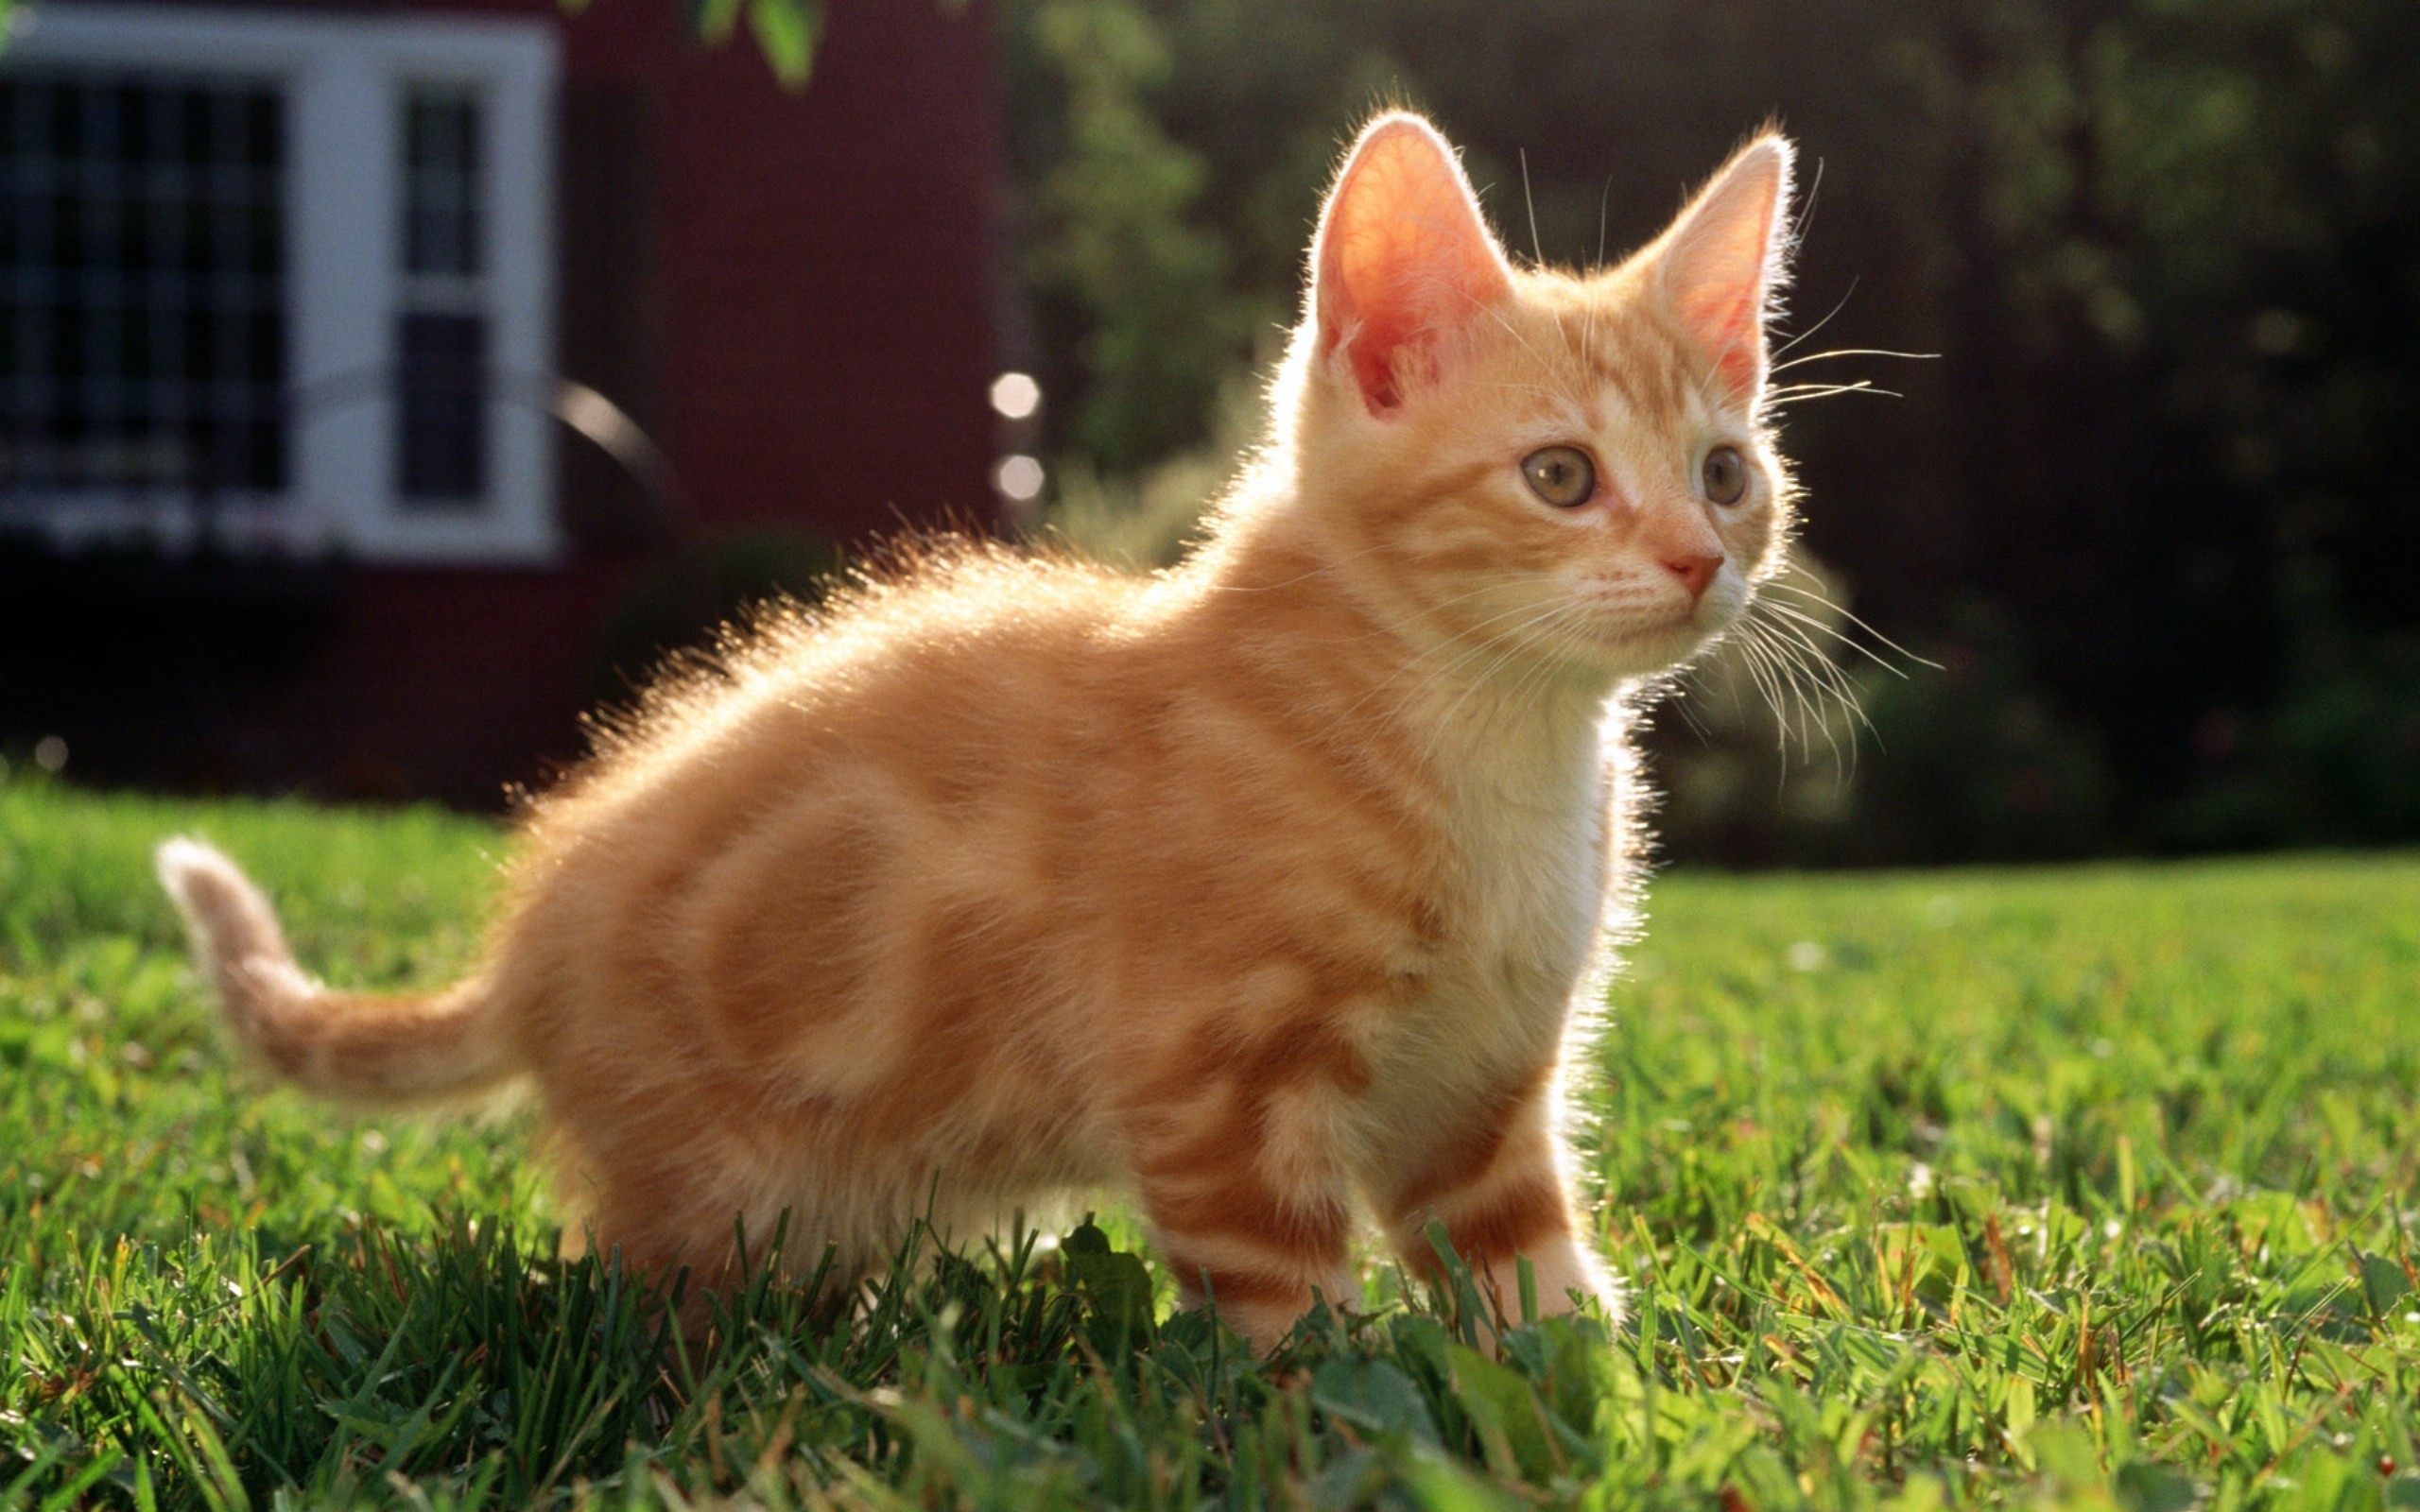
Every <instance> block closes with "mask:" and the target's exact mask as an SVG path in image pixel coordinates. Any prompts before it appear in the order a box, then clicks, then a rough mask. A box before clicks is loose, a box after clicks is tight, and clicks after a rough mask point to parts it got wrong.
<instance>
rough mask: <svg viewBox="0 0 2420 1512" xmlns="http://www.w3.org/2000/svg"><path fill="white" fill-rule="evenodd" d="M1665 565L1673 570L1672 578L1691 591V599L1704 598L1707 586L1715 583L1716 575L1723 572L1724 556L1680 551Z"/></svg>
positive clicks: (1665, 561)
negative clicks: (1678, 580)
mask: <svg viewBox="0 0 2420 1512" xmlns="http://www.w3.org/2000/svg"><path fill="white" fill-rule="evenodd" d="M1664 565H1665V566H1667V567H1669V568H1671V569H1672V576H1675V577H1678V578H1679V579H1680V580H1681V586H1682V587H1684V588H1686V589H1687V590H1688V591H1689V596H1690V597H1691V598H1703V597H1704V596H1705V590H1706V585H1707V584H1709V583H1711V582H1713V581H1714V575H1715V574H1716V573H1719V572H1720V571H1721V570H1722V554H1721V553H1720V552H1715V553H1713V554H1711V555H1708V554H1707V553H1705V552H1702V551H1680V552H1675V553H1673V554H1672V555H1671V556H1669V557H1667V558H1664Z"/></svg>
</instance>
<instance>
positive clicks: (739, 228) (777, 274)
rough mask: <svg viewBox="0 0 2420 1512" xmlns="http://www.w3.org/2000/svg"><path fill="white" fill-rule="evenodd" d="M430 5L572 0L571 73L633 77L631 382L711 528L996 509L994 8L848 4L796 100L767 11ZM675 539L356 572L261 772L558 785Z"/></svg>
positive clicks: (411, 793) (859, 523) (385, 782)
mask: <svg viewBox="0 0 2420 1512" xmlns="http://www.w3.org/2000/svg"><path fill="white" fill-rule="evenodd" d="M421 9H429V10H445V9H456V10H461V9H487V10H503V11H511V12H515V13H522V14H530V15H540V16H545V17H548V18H550V19H552V20H555V21H556V22H557V23H558V24H559V25H561V26H562V28H563V36H564V43H565V63H566V70H565V72H566V80H567V83H568V84H570V85H572V86H574V87H578V86H582V85H613V86H623V87H626V88H628V89H631V90H633V91H635V93H636V96H637V100H638V102H639V115H640V117H641V118H642V119H643V120H644V121H645V122H646V123H647V124H648V128H649V130H648V135H649V136H650V137H651V143H650V145H649V147H648V159H649V161H648V162H647V163H637V162H634V163H632V164H631V183H632V192H633V193H645V194H647V195H648V197H649V198H650V199H651V213H650V214H649V215H647V216H646V217H644V221H643V224H644V225H645V226H646V227H647V230H646V231H645V232H643V234H645V235H646V236H647V237H648V240H649V241H650V242H651V245H648V246H634V247H631V249H629V255H630V256H631V257H632V258H635V259H640V260H642V261H643V262H644V264H645V265H646V267H647V270H648V271H647V280H646V281H647V283H648V285H649V286H650V287H651V288H652V290H653V291H654V293H655V295H656V300H655V301H654V302H655V308H654V309H653V310H652V311H651V327H652V329H651V331H650V334H649V336H648V342H647V345H648V349H649V351H648V368H649V369H650V372H649V375H648V376H649V378H650V380H651V381H650V382H649V383H648V384H645V385H642V386H641V387H648V388H651V389H652V393H651V394H648V395H642V396H636V397H635V398H634V397H633V396H631V395H625V394H614V395H613V397H614V398H616V399H617V400H621V401H622V402H624V403H625V404H631V405H632V406H633V407H634V408H637V409H638V410H639V411H640V413H641V415H642V418H643V419H645V420H646V421H648V424H649V428H650V430H651V431H652V432H653V434H654V435H655V437H656V438H657V440H658V442H659V443H660V444H661V445H662V446H663V447H664V448H665V449H666V452H667V453H668V455H670V457H671V460H672V463H673V466H674V467H675V469H676V470H677V471H678V472H679V474H680V476H681V479H682V482H683V486H684V490H685V492H686V495H687V499H688V506H689V513H690V520H689V522H688V535H689V537H690V539H692V540H694V539H696V538H698V537H700V536H704V535H711V534H712V533H714V532H715V531H716V530H717V529H724V528H730V527H734V526H744V525H751V524H766V523H774V522H779V523H784V524H797V525H801V526H804V527H807V528H810V529H813V530H816V531H818V532H819V533H821V534H823V535H825V536H826V537H828V538H831V539H833V540H836V541H844V542H846V541H863V540H865V539H866V538H868V537H870V536H873V535H879V534H884V533H888V532H890V531H893V530H896V529H897V528H898V527H899V526H900V524H902V523H903V522H906V523H909V524H917V525H931V524H940V523H942V522H944V521H951V520H955V521H968V520H973V521H977V522H979V523H984V524H988V523H990V522H991V521H992V520H993V519H994V512H995V504H994V497H993V494H992V492H991V490H990V486H989V473H990V468H991V463H992V449H993V437H994V426H993V417H992V415H991V412H990V409H989V407H988V403H987V398H986V390H987V388H988V386H989V384H990V381H991V379H992V377H993V376H994V370H995V367H996V363H995V358H994V352H993V350H992V312H993V299H994V284H993V279H994V252H995V247H996V240H995V238H996V231H995V228H996V225H997V215H996V211H995V205H994V200H995V198H996V195H997V184H998V181H999V173H1000V167H999V157H998V147H997V130H998V127H997V120H998V110H997V102H996V98H995V94H994V90H995V83H994V41H993V20H992V17H991V14H990V10H989V8H988V7H987V6H985V5H983V4H979V3H978V4H975V5H971V6H965V7H950V6H945V5H942V4H941V3H939V0H831V4H830V5H829V8H828V11H829V24H828V26H827V29H826V31H825V33H824V36H823V39H822V43H821V49H820V52H819V56H818V59H817V62H816V67H815V72H814V75H813V77H812V78H811V79H810V80H809V82H808V84H807V86H806V87H805V88H804V91H803V92H798V93H792V92H787V91H785V90H784V89H783V88H782V87H781V86H780V85H779V84H778V83H777V82H776V81H775V80H774V78H773V77H772V75H771V73H770V71H769V68H768V67H767V65H766V64H765V62H764V61H763V60H762V59H761V58H760V57H759V56H758V55H757V54H756V52H755V51H754V49H753V46H752V43H751V41H750V39H749V38H748V37H747V35H746V32H745V29H744V27H743V30H742V32H741V34H740V36H739V37H737V38H735V40H734V41H733V42H732V43H730V44H728V45H725V46H722V47H719V48H714V49H707V48H702V47H700V46H699V45H698V44H696V43H692V42H690V41H689V40H688V39H687V38H686V36H685V35H684V34H683V31H682V29H681V27H680V26H679V24H678V21H677V15H678V7H677V5H676V3H675V0H593V3H592V4H591V5H590V6H589V8H588V9H586V10H585V11H584V12H582V13H581V14H579V15H578V16H574V17H567V16H566V15H565V14H564V13H563V12H562V10H561V9H558V7H557V6H556V5H555V4H554V0H470V3H467V4H465V3H455V4H446V5H436V4H431V5H426V6H423V7H422V8H421ZM589 167H590V169H591V170H592V171H595V170H596V167H597V165H596V163H595V162H594V161H592V162H591V163H590V164H589ZM604 171H605V172H606V173H607V175H608V177H607V179H606V180H605V183H606V185H607V186H608V188H609V189H610V187H611V185H612V182H613V180H612V178H611V174H612V172H613V165H612V164H611V163H607V164H605V166H604ZM642 180H644V181H642ZM580 250H584V251H586V252H587V253H589V254H592V255H594V254H595V253H596V252H597V251H598V250H599V249H596V248H594V247H591V248H586V249H580ZM605 250H607V251H609V252H611V251H613V250H614V249H605ZM564 318H565V321H566V324H567V325H568V324H570V323H571V322H574V321H577V320H579V318H581V312H580V311H579V310H578V309H576V308H575V309H567V310H566V311H565V312H564ZM568 343H569V337H568V336H567V345H568ZM641 401H644V402H641ZM675 544H676V545H677V544H678V542H675ZM657 549H658V551H659V552H660V550H661V549H662V548H661V547H659V548H657ZM652 559H653V558H650V557H649V556H648V555H647V554H644V553H635V552H632V551H630V550H619V551H600V550H597V549H595V548H593V547H592V548H589V549H586V550H584V551H581V552H578V553H576V554H575V557H574V559H573V560H572V561H571V563H570V564H569V565H568V566H566V567H564V568H561V569H549V570H544V571H534V570H533V571H522V570H499V571H481V572H468V573H466V572H449V571H433V570H432V571H409V572H399V571H388V570H374V569H363V570H360V571H358V572H356V573H355V575H354V587H353V590H352V592H351V593H350V594H349V595H348V597H347V599H346V601H345V603H344V605H343V607H342V609H341V610H340V611H339V612H338V615H337V626H336V628H335V631H334V633H333V634H332V635H331V636H330V637H329V639H328V640H327V642H326V643H325V644H324V645H323V647H322V648H321V649H320V651H319V652H318V653H316V654H315V655H314V656H313V658H312V659H311V661H310V663H309V665H308V666H307V667H306V668H305V670H304V671H303V672H302V675H301V676H299V677H298V678H295V679H290V680H288V681H285V682H284V683H282V684H281V685H280V686H279V687H277V688H275V689H272V690H263V692H262V696H260V697H259V698H258V699H257V700H256V701H254V702H253V703H252V705H251V707H252V709H253V711H254V715H253V717H254V718H255V719H257V721H258V722H259V726H260V728H259V730H258V734H259V737H260V739H259V741H258V743H257V745H256V748H257V749H260V750H264V751H268V752H272V753H274V754H273V755H270V756H268V757H266V758H264V759H263V760H262V761H258V762H255V763H253V764H251V765H252V769H253V770H254V771H256V772H258V773H259V774H260V775H259V776H257V777H254V778H252V779H251V782H253V784H255V785H260V784H263V783H265V784H266V785H270V786H292V785H299V786H302V787H303V788H304V789H306V790H309V791H315V792H320V793H322V794H327V795H331V796H338V797H372V798H418V797H436V798H441V799H447V800H450V801H455V802H459V803H468V804H473V805H476V806H490V805H493V803H494V802H496V801H497V800H498V799H499V797H500V795H501V793H502V790H503V786H504V784H505V783H507V782H539V781H542V780H543V775H544V772H545V770H547V769H548V767H549V766H550V765H559V764H560V763H562V761H565V760H567V759H569V758H571V757H572V756H573V755H575V754H576V752H577V750H578V748H579V738H578V734H577V730H576V725H575V720H576V716H577V714H578V713H579V707H580V703H581V700H582V697H583V684H584V683H585V682H587V681H588V680H589V679H588V678H587V677H586V674H587V673H588V670H589V669H590V668H591V666H592V665H593V663H594V662H595V659H596V643H597V636H598V632H599V629H600V627H601V625H602V623H603V621H604V620H605V619H606V617H607V616H608V615H609V614H610V612H611V611H612V609H613V607H614V604H615V603H616V602H617V600H618V598H619V596H620V595H621V593H623V592H624V591H625V590H626V588H627V586H628V584H629V583H630V582H631V580H632V579H633V578H635V577H637V576H641V575H643V574H644V573H645V572H646V570H647V569H648V567H649V566H650V565H651V564H652Z"/></svg>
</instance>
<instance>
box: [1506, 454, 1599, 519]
mask: <svg viewBox="0 0 2420 1512" xmlns="http://www.w3.org/2000/svg"><path fill="white" fill-rule="evenodd" d="M1521 476H1522V477H1524V478H1526V479H1527V480H1529V484H1530V492H1531V493H1534V494H1536V495H1537V496H1538V497H1539V498H1541V499H1544V500H1546V501H1547V503H1548V504H1551V505H1553V506H1554V507H1556V508H1558V509H1576V508H1578V507H1580V506H1582V505H1583V504H1586V503H1587V502H1588V501H1589V500H1590V499H1591V498H1593V497H1595V496H1596V492H1597V464H1596V463H1594V462H1591V461H1590V460H1588V454H1587V453H1585V452H1583V451H1582V450H1581V449H1580V448H1578V447H1576V446H1549V447H1547V449H1546V450H1544V451H1541V452H1531V453H1530V455H1528V456H1527V457H1524V458H1523V459H1522V462H1521Z"/></svg>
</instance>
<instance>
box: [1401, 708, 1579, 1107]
mask: <svg viewBox="0 0 2420 1512" xmlns="http://www.w3.org/2000/svg"><path fill="white" fill-rule="evenodd" d="M1606 793H1607V788H1606V782H1605V774H1604V770H1603V767H1602V765H1601V763H1600V762H1599V760H1598V759H1597V750H1596V747H1594V746H1593V745H1591V746H1590V747H1588V748H1587V749H1586V751H1585V752H1584V753H1582V756H1581V757H1579V758H1575V759H1574V760H1572V761H1570V762H1569V763H1567V764H1566V765H1564V766H1563V767H1562V768H1561V769H1558V770H1555V771H1553V772H1550V773H1548V774H1545V778H1544V779H1543V780H1540V781H1535V782H1530V783H1528V784H1525V785H1523V786H1522V787H1519V788H1516V789H1513V790H1512V791H1509V792H1508V791H1506V790H1505V788H1504V787H1503V786H1502V785H1501V784H1494V785H1491V784H1477V783H1475V784H1473V788H1472V790H1471V791H1468V792H1466V793H1463V794H1461V795H1458V797H1459V799H1461V801H1460V802H1459V804H1458V807H1457V810H1456V812H1455V815H1454V831H1453V837H1452V851H1451V854H1452V858H1453V865H1452V867H1451V868H1450V870H1449V872H1448V874H1447V885H1446V889H1445V891H1446V896H1445V898H1444V899H1443V902H1444V903H1445V907H1444V908H1443V911H1442V918H1443V921H1444V926H1445V927H1444V929H1443V935H1442V938H1441V939H1440V941H1439V943H1438V949H1437V951H1436V954H1435V955H1434V956H1433V957H1432V962H1431V971H1429V973H1428V974H1427V976H1426V979H1425V981H1424V983H1423V986H1422V989H1421V990H1420V992H1418V993H1417V994H1416V995H1415V996H1414V998H1413V999H1412V1001H1410V1002H1409V1004H1407V1005H1406V1006H1405V1010H1404V1012H1403V1014H1402V1016H1401V1018H1400V1019H1399V1020H1398V1021H1397V1022H1396V1024H1395V1027H1394V1032H1393V1033H1392V1034H1390V1035H1389V1036H1388V1037H1387V1039H1388V1041H1389V1042H1388V1044H1387V1046H1386V1047H1385V1050H1384V1051H1383V1052H1382V1054H1381V1056H1380V1057H1379V1058H1380V1067H1381V1070H1380V1074H1379V1076H1378V1077H1377V1078H1376V1083H1377V1085H1376V1088H1375V1089H1374V1090H1375V1092H1376V1098H1375V1103H1374V1108H1373V1111H1374V1112H1375V1113H1377V1114H1378V1115H1379V1122H1380V1123H1381V1124H1382V1125H1397V1124H1400V1123H1401V1122H1402V1121H1403V1120H1404V1119H1405V1118H1410V1119H1412V1120H1413V1121H1414V1122H1417V1121H1418V1120H1419V1119H1420V1118H1421V1117H1422V1116H1424V1115H1423V1109H1424V1108H1425V1109H1426V1110H1427V1113H1428V1114H1429V1115H1433V1114H1436V1113H1440V1112H1443V1111H1446V1110H1447V1109H1448V1108H1450V1107H1451V1106H1452V1105H1453V1104H1455V1103H1456V1102H1458V1101H1459V1100H1460V1099H1461V1097H1462V1096H1463V1095H1464V1094H1465V1093H1468V1092H1471V1091H1473V1090H1474V1089H1484V1088H1490V1087H1495V1086H1498V1085H1500V1084H1501V1083H1502V1082H1503V1080H1504V1079H1505V1078H1506V1077H1507V1076H1508V1075H1517V1074H1519V1073H1520V1072H1522V1071H1524V1070H1526V1069H1529V1068H1534V1067H1536V1066H1538V1065H1540V1064H1543V1063H1545V1062H1547V1061H1549V1060H1551V1059H1552V1058H1553V1057H1555V1056H1556V1054H1557V1053H1558V1050H1559V1047H1560V1043H1561V1040H1562V1037H1563V1031H1564V1021H1565V1018H1566V1014H1567V1010H1568V1007H1569V1005H1570V1000H1571V995H1572V991H1573V988H1574V987H1575V986H1576V984H1577V983H1578V981H1579V979H1580V977H1581V975H1582V972H1583V971H1586V969H1587V967H1588V965H1589V963H1590V961H1591V960H1592V958H1593V956H1594V953H1595V950H1596V946H1597V938H1598V934H1599V925H1600V922H1601V919H1602V917H1603V910H1604V902H1605V890H1606V885H1607V880H1608V857H1609V851H1608V847H1607V834H1608V823H1609V816H1608V813H1607V809H1606Z"/></svg>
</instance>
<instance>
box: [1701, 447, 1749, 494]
mask: <svg viewBox="0 0 2420 1512" xmlns="http://www.w3.org/2000/svg"><path fill="white" fill-rule="evenodd" d="M1698 490H1699V491H1700V492H1702V493H1703V494H1704V495H1705V499H1706V502H1707V503H1708V504H1737V503H1738V502H1739V499H1740V496H1741V495H1743V494H1745V493H1746V492H1747V491H1748V464H1747V463H1745V462H1743V461H1741V460H1740V459H1739V449H1738V448H1737V447H1736V446H1718V447H1716V448H1715V449H1714V450H1713V451H1711V452H1708V453H1706V454H1705V466H1704V467H1703V468H1702V469H1701V470H1700V471H1699V472H1698Z"/></svg>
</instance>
